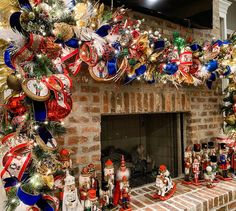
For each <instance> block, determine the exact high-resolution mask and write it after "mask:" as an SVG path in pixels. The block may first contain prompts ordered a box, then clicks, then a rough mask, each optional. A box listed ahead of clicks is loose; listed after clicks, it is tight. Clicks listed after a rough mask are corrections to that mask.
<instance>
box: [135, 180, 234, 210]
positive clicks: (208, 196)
mask: <svg viewBox="0 0 236 211" xmlns="http://www.w3.org/2000/svg"><path fill="white" fill-rule="evenodd" d="M174 181H175V182H176V183H177V190H176V193H175V194H174V196H173V197H172V198H170V199H169V200H167V201H164V202H161V201H159V200H156V199H152V197H151V194H153V193H154V191H155V185H154V184H149V185H145V186H143V187H140V188H135V189H133V190H132V196H131V197H132V203H131V206H132V210H140V211H141V210H142V211H152V210H158V211H167V210H169V211H178V210H186V211H187V210H191V211H208V210H216V211H225V210H236V181H224V182H223V181H221V182H220V183H217V184H215V185H216V187H214V188H212V189H209V188H206V187H204V186H193V185H183V184H181V180H174Z"/></svg>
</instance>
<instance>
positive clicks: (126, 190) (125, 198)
mask: <svg viewBox="0 0 236 211" xmlns="http://www.w3.org/2000/svg"><path fill="white" fill-rule="evenodd" d="M120 192H121V194H120V201H121V208H120V211H124V210H126V211H130V210H131V208H130V186H129V181H128V178H127V177H126V176H123V177H122V180H121V182H120Z"/></svg>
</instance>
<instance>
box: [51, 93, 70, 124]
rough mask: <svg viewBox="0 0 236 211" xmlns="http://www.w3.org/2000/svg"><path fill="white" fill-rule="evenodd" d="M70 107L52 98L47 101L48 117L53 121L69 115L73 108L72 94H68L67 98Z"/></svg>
mask: <svg viewBox="0 0 236 211" xmlns="http://www.w3.org/2000/svg"><path fill="white" fill-rule="evenodd" d="M66 102H67V104H68V105H69V108H64V107H62V106H60V105H59V104H58V102H57V100H56V99H51V100H48V101H47V117H48V120H51V121H59V120H61V119H64V118H65V117H67V116H68V115H69V114H70V112H71V109H72V99H71V97H70V96H67V99H66Z"/></svg>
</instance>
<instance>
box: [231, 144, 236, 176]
mask: <svg viewBox="0 0 236 211" xmlns="http://www.w3.org/2000/svg"><path fill="white" fill-rule="evenodd" d="M231 169H232V172H233V174H232V177H233V178H234V179H236V143H234V152H233V154H232V157H231Z"/></svg>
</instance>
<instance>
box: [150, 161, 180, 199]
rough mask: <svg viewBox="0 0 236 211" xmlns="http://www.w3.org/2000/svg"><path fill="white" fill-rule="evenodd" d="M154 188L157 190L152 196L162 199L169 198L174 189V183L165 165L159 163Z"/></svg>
mask: <svg viewBox="0 0 236 211" xmlns="http://www.w3.org/2000/svg"><path fill="white" fill-rule="evenodd" d="M156 188H157V191H156V193H154V194H153V195H152V197H153V198H154V199H160V200H162V201H164V200H167V199H169V198H170V197H171V196H173V195H174V193H175V191H176V184H175V183H174V182H173V181H172V179H171V177H170V172H169V171H168V170H167V168H166V166H165V165H160V167H159V175H157V177H156Z"/></svg>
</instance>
